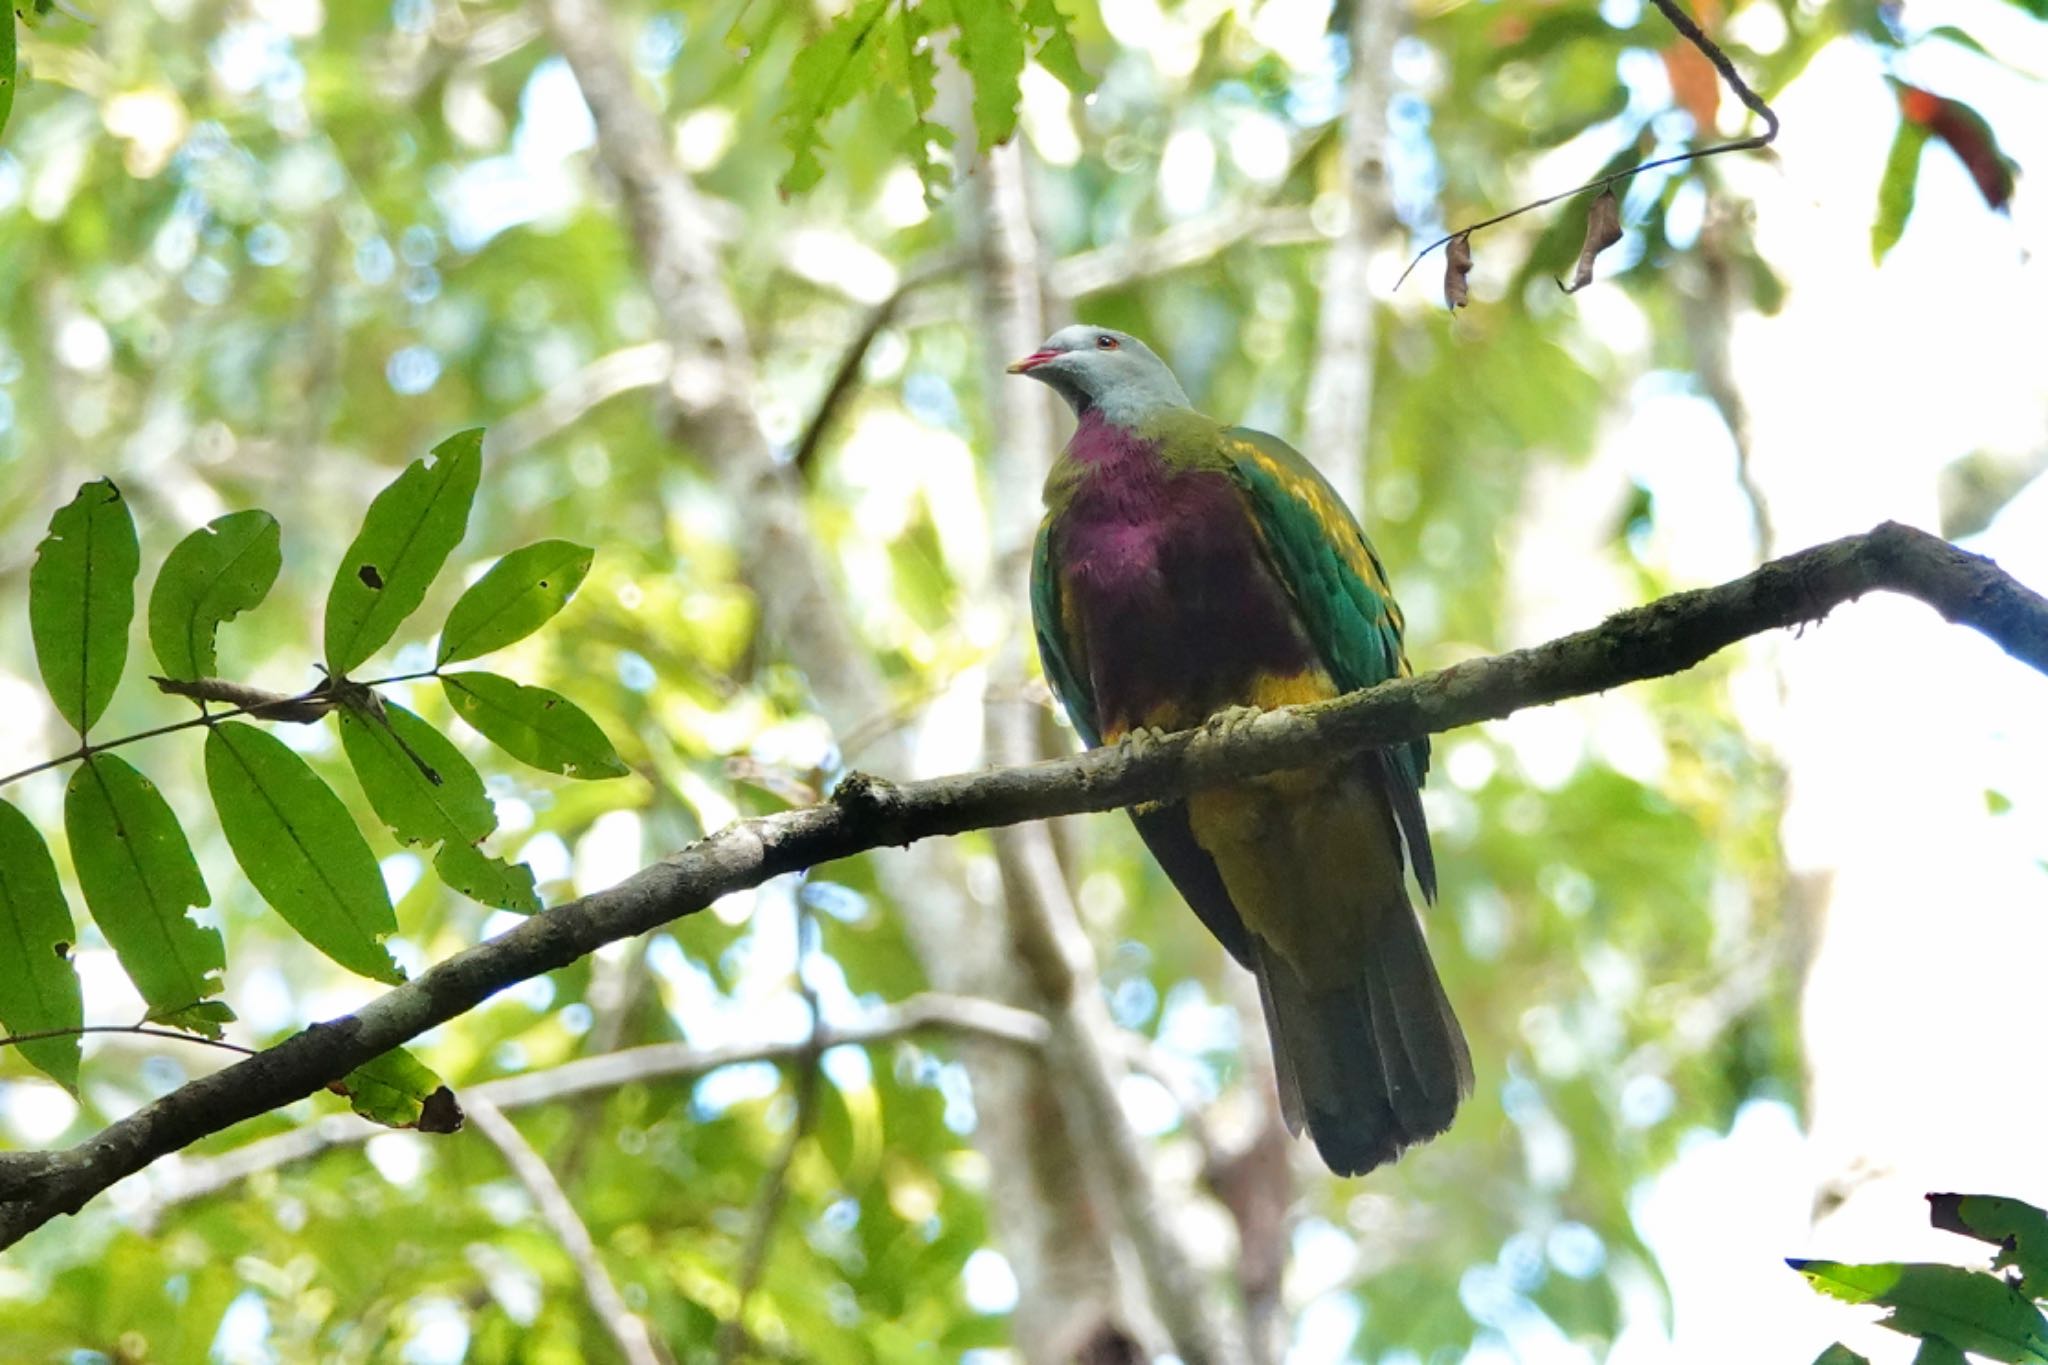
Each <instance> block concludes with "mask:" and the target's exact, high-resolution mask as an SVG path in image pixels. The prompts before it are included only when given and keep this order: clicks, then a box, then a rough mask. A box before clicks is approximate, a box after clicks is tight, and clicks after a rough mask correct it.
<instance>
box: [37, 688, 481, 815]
mask: <svg viewBox="0 0 2048 1365" xmlns="http://www.w3.org/2000/svg"><path fill="white" fill-rule="evenodd" d="M440 675H441V669H440V666H439V665H436V666H434V667H433V668H423V669H421V670H419V671H418V672H416V673H394V674H392V675H391V676H390V677H388V678H372V679H370V680H369V681H368V682H361V683H352V684H351V685H352V686H355V687H361V688H371V687H383V686H385V685H387V684H389V683H401V682H415V681H417V680H419V679H421V678H437V677H439V676H440ZM327 698H333V699H334V700H335V701H337V702H338V701H339V700H340V698H339V695H338V693H337V692H336V690H335V683H334V681H333V679H322V680H321V681H320V682H319V683H318V684H316V685H315V686H313V687H309V688H307V689H306V690H305V691H303V692H298V693H279V694H278V695H276V696H267V697H265V698H264V699H262V700H261V701H251V702H249V703H247V704H246V705H242V706H236V707H233V708H231V709H229V710H226V711H208V712H205V713H203V714H201V715H197V716H192V717H190V718H188V719H186V720H180V721H174V722H172V723H171V724H169V725H159V726H157V727H156V728H155V729H153V730H139V731H137V732H136V733H134V734H132V735H122V736H121V737H120V738H119V739H103V740H100V741H99V742H98V743H96V744H81V745H79V746H78V747H77V748H76V749H73V750H72V751H71V752H70V753H68V754H59V755H57V757H55V758H46V759H44V760H43V761H42V762H41V763H37V764H35V765H33V766H32V767H27V768H23V769H22V770H21V771H20V772H16V773H8V774H7V775H6V776H5V777H0V787H5V786H7V785H8V784H10V783H14V782H19V781H20V780H21V779H22V778H24V777H34V776H35V775H36V774H37V773H42V772H48V771H49V770H50V769H52V768H61V767H63V766H64V765H65V764H66V763H76V762H78V761H80V760H82V759H87V758H91V757H92V756H93V755H94V754H97V753H103V752H105V751H106V750H108V749H119V748H122V747H124V746H126V745H130V744H139V743H141V742H142V741H143V740H145V739H157V738H159V737H161V736H163V735H174V734H176V733H178V732H179V731H180V730H196V729H198V728H200V727H201V726H212V725H217V724H219V723H220V722H221V721H224V720H233V719H235V718H236V717H237V716H250V717H253V718H255V719H257V720H272V719H289V717H279V716H276V715H273V714H272V713H273V712H274V711H277V710H279V709H280V708H289V707H292V706H298V705H302V704H304V703H307V702H314V701H320V700H323V699H327ZM293 723H294V724H306V723H309V722H305V721H296V720H295V721H293Z"/></svg>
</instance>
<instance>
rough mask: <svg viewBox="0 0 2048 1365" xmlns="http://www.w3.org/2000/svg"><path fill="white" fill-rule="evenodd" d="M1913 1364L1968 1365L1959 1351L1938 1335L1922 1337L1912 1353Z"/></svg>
mask: <svg viewBox="0 0 2048 1365" xmlns="http://www.w3.org/2000/svg"><path fill="white" fill-rule="evenodd" d="M1913 1365H1969V1361H1968V1360H1967V1359H1966V1358H1965V1357H1964V1356H1963V1353H1962V1352H1961V1351H1958V1350H1957V1349H1956V1348H1955V1347H1953V1346H1951V1345H1949V1344H1948V1342H1947V1341H1945V1340H1943V1339H1942V1338H1940V1337H1922V1338H1921V1339H1920V1349H1919V1350H1917V1351H1915V1352H1914V1353H1913Z"/></svg>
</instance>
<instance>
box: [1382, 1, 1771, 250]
mask: <svg viewBox="0 0 2048 1365" xmlns="http://www.w3.org/2000/svg"><path fill="white" fill-rule="evenodd" d="M1650 3H1651V4H1653V5H1655V6H1656V7H1657V10H1658V12H1659V13H1661V14H1662V15H1663V16H1664V17H1665V18H1666V19H1669V20H1670V21H1671V26H1672V27H1673V28H1675V29H1677V30H1678V31H1679V33H1680V34H1681V35H1682V36H1683V37H1684V38H1685V39H1686V41H1688V42H1690V43H1691V44H1692V45H1693V46H1694V47H1696V48H1698V49H1699V50H1700V51H1701V52H1703V53H1705V54H1706V58H1707V60H1708V61H1710V62H1712V63H1713V64H1714V69H1715V70H1716V71H1718V72H1720V73H1721V78H1722V79H1723V80H1725V81H1727V82H1728V86H1729V88H1730V89H1732V90H1733V91H1734V92H1735V96H1736V98H1737V99H1739V100H1741V101H1742V103H1743V105H1744V106H1745V107H1746V108H1748V109H1749V110H1750V112H1752V113H1754V114H1755V115H1756V116H1757V117H1759V118H1761V119H1762V120H1763V121H1764V131H1763V132H1761V133H1759V134H1758V135H1757V136H1755V137H1746V138H1743V139H1741V140H1740V141H1736V142H1723V143H1720V144H1719V145H1717V146H1713V147H1701V148H1699V149H1698V150H1696V151H1690V152H1680V153H1679V154H1678V155H1676V156H1664V157H1658V158H1657V159H1656V160H1654V161H1645V162H1641V163H1640V164H1638V165H1634V166H1630V167H1628V168H1626V169H1625V170H1619V171H1615V172H1614V173H1612V174H1611V175H1603V176H1600V177H1599V178H1598V179H1594V180H1588V181H1587V182H1586V183H1585V184H1583V185H1580V186H1578V187H1576V188H1574V189H1569V190H1566V191H1564V192H1563V193H1562V194H1553V195H1551V196H1549V197H1548V198H1545V199H1538V200H1536V201H1535V202H1534V203H1530V204H1524V205H1522V206H1521V207H1520V208H1518V209H1510V210H1508V211H1507V212H1506V213H1500V214H1495V215H1494V216H1493V217H1491V218H1487V219H1483V220H1482V221H1480V222H1477V223H1469V224H1467V225H1466V226H1464V227H1461V228H1459V229H1457V230H1456V231H1454V232H1447V233H1445V234H1444V235H1443V236H1441V237H1439V238H1437V239H1436V240H1435V241H1433V242H1431V243H1430V244H1429V245H1428V246H1426V247H1424V248H1422V250H1420V251H1418V252H1416V253H1415V259H1414V260H1412V261H1410V262H1408V268H1407V269H1406V270H1403V271H1402V272H1401V278H1400V279H1398V280H1395V281H1394V288H1396V289H1399V288H1400V287H1401V286H1402V284H1403V283H1405V282H1406V281H1407V279H1408V277H1409V275H1411V274H1413V273H1414V271H1415V267H1416V266H1418V265H1421V264H1422V260H1423V257H1425V256H1427V255H1429V253H1430V252H1432V251H1435V250H1436V249H1437V248H1438V247H1440V246H1443V245H1445V244H1446V243H1448V242H1452V241H1455V240H1456V239H1457V238H1460V237H1469V236H1471V235H1472V234H1473V233H1475V232H1478V231H1479V230H1480V229H1481V228H1490V227H1493V226H1494V225H1495V224H1497V223H1505V222H1506V221H1508V219H1510V218H1519V217H1521V216H1522V215H1523V214H1525V213H1532V212H1534V211H1535V210H1537V209H1540V208H1548V207H1549V206H1550V205H1552V204H1555V203H1557V202H1558V201H1559V200H1563V199H1576V198H1577V197H1578V196H1579V195H1582V194H1589V193H1591V192H1592V191H1594V190H1604V189H1606V188H1607V187H1608V186H1610V185H1619V184H1621V183H1622V182H1623V181H1625V180H1629V179H1632V178H1634V177H1635V176H1638V175H1641V174H1642V173H1643V172H1644V171H1654V170H1659V169H1661V168H1663V167H1665V166H1676V165H1678V164H1679V163H1680V162H1684V161H1703V160H1705V159H1706V158H1707V157H1710V156H1720V155H1721V154H1722V153H1724V152H1753V151H1757V150H1758V149H1760V148H1763V147H1768V146H1769V145H1770V144H1771V143H1772V141H1774V140H1775V139H1776V138H1777V136H1778V116H1777V114H1775V113H1773V112H1772V110H1771V106H1770V105H1768V104H1766V103H1765V102H1764V98H1763V96H1761V95H1759V94H1757V93H1756V91H1754V90H1752V89H1750V88H1749V85H1748V83H1747V82H1745V81H1744V80H1743V79H1742V73H1741V72H1739V71H1737V70H1736V69H1735V63H1734V62H1732V61H1730V60H1729V59H1728V54H1727V53H1725V52H1723V51H1722V50H1721V49H1720V47H1719V46H1717V45H1716V44H1715V42H1714V40H1713V39H1712V38H1709V37H1708V36H1707V35H1706V34H1705V33H1703V32H1701V31H1700V26H1699V25H1698V24H1696V23H1694V22H1693V21H1692V16H1691V15H1689V14H1687V13H1686V12H1685V11H1684V10H1682V9H1680V8H1679V7H1678V4H1677V0H1650Z"/></svg>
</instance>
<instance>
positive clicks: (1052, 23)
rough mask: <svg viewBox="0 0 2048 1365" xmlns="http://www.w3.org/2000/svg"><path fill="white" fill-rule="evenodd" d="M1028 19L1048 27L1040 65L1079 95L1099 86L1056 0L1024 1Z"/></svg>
mask: <svg viewBox="0 0 2048 1365" xmlns="http://www.w3.org/2000/svg"><path fill="white" fill-rule="evenodd" d="M1024 22H1025V23H1027V24H1029V25H1030V26H1031V27H1032V28H1034V29H1043V30H1045V41H1044V42H1042V43H1040V44H1039V46H1038V64H1039V65H1040V66H1042V67H1044V68H1045V69H1046V70H1047V71H1050V72H1052V74H1053V75H1054V76H1056V77H1058V78H1059V82H1060V84H1061V85H1064V86H1066V87H1067V89H1069V90H1071V91H1073V92H1074V93H1075V94H1077V95H1086V94H1087V93H1089V92H1090V91H1091V90H1093V89H1094V88H1095V81H1094V78H1092V77H1091V76H1089V74H1088V72H1087V70H1086V69H1085V68H1084V67H1083V66H1082V65H1081V54H1080V53H1078V52H1076V51H1075V50H1074V35H1073V32H1072V30H1070V29H1069V28H1068V27H1067V16H1066V15H1064V14H1062V13H1060V11H1059V7H1058V6H1057V5H1055V4H1053V0H1024Z"/></svg>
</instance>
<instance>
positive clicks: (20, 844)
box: [0, 801, 85, 1095]
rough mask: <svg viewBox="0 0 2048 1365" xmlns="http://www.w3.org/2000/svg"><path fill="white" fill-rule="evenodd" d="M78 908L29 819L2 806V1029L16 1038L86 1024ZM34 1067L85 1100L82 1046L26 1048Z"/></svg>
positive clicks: (56, 1042) (70, 1041) (46, 1042)
mask: <svg viewBox="0 0 2048 1365" xmlns="http://www.w3.org/2000/svg"><path fill="white" fill-rule="evenodd" d="M75 938H76V935H75V934H74V933H73V932H72V927H71V907H70V906H68V905H66V904H65V903H64V888H63V886H62V885H61V884H60V883H59V882H58V880H57V864H56V862H55V860H53V859H52V858H51V857H50V849H49V846H48V845H47V844H45V843H44V842H43V836H42V835H41V834H39V833H37V832H36V827H35V826H34V825H33V824H31V823H30V822H29V818H28V817H27V816H26V815H23V814H22V813H21V812H20V811H18V810H16V809H15V808H14V807H13V806H10V805H8V804H7V803H6V802H5V801H0V1024H4V1025H5V1026H6V1028H7V1031H8V1032H9V1033H17V1034H18V1033H41V1032H43V1031H44V1030H46V1029H58V1028H77V1027H79V1026H80V1025H81V1024H83V1023H84V1022H85V1007H84V1005H83V1003H82V1002H81V999H80V996H79V992H78V972H77V969H76V968H74V967H73V966H72V965H71V945H72V943H73V941H74V940H75ZM20 1051H21V1055H22V1056H23V1057H25V1058H26V1059H27V1060H28V1063H29V1065H31V1066H33V1067H34V1068H35V1069H36V1070H38V1071H40V1072H42V1073H43V1074H44V1075H46V1076H48V1077H49V1078H50V1079H51V1080H53V1081H55V1082H57V1084H59V1085H61V1086H63V1087H64V1088H65V1089H66V1090H69V1091H70V1092H71V1093H72V1094H74V1095H75V1094H77V1093H78V1038H77V1036H76V1035H73V1036H71V1037H68V1038H44V1039H41V1040H39V1041H37V1042H33V1043H22V1044H21V1045H20Z"/></svg>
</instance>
